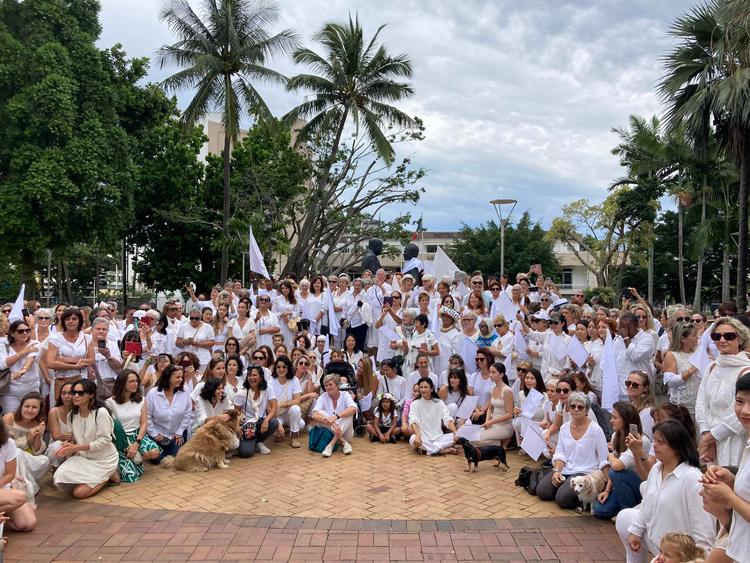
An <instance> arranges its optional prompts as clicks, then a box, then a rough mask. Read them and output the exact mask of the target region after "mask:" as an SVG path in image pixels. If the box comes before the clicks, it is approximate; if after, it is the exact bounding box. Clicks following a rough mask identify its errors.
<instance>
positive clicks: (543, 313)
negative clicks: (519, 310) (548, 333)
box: [531, 309, 549, 321]
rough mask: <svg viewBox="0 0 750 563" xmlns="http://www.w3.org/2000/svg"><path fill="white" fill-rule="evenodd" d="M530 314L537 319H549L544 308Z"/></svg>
mask: <svg viewBox="0 0 750 563" xmlns="http://www.w3.org/2000/svg"><path fill="white" fill-rule="evenodd" d="M531 316H532V317H534V318H535V319H537V320H538V321H549V315H548V314H547V311H545V310H544V309H542V310H541V311H538V312H536V313H534V314H533V315H531Z"/></svg>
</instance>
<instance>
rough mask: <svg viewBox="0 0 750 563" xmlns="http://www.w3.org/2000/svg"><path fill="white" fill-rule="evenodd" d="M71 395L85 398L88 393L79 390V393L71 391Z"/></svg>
mask: <svg viewBox="0 0 750 563" xmlns="http://www.w3.org/2000/svg"><path fill="white" fill-rule="evenodd" d="M70 394H71V395H73V396H74V397H83V396H84V395H87V394H88V393H86V391H83V390H82V389H79V390H77V391H76V390H73V391H71V392H70Z"/></svg>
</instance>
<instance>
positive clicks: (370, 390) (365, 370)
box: [354, 355, 380, 420]
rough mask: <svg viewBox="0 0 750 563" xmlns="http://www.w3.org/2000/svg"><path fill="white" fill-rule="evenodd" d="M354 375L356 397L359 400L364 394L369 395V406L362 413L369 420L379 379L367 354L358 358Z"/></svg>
mask: <svg viewBox="0 0 750 563" xmlns="http://www.w3.org/2000/svg"><path fill="white" fill-rule="evenodd" d="M354 375H355V377H356V379H357V399H358V400H360V401H361V400H362V399H364V398H365V397H366V396H368V395H369V396H370V400H371V403H370V405H371V406H370V408H369V409H367V410H366V411H365V412H363V413H362V415H363V416H364V417H365V418H366V419H368V420H370V419H372V411H373V408H374V406H375V398H376V396H377V394H378V387H379V386H380V381H379V380H378V376H377V375H376V374H375V372H374V371H373V368H372V360H370V357H369V356H367V355H365V356H363V357H361V358H360V359H359V361H358V362H357V370H356V372H355V374H354Z"/></svg>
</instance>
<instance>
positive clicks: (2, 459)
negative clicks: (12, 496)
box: [0, 438, 18, 489]
mask: <svg viewBox="0 0 750 563" xmlns="http://www.w3.org/2000/svg"><path fill="white" fill-rule="evenodd" d="M17 456H18V448H17V447H16V441H15V440H14V439H13V438H8V441H7V442H5V443H4V444H3V446H2V447H1V448H0V475H5V464H6V463H8V462H9V461H13V460H14V459H16V457H17ZM16 472H18V466H16ZM10 485H11V484H10V483H8V484H7V485H5V487H3V488H4V489H10Z"/></svg>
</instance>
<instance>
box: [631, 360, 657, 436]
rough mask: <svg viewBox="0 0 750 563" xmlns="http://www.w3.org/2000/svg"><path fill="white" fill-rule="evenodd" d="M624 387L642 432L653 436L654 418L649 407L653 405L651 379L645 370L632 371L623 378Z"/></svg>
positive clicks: (651, 407)
mask: <svg viewBox="0 0 750 563" xmlns="http://www.w3.org/2000/svg"><path fill="white" fill-rule="evenodd" d="M625 388H626V390H627V392H628V399H629V400H630V404H632V405H633V406H634V407H635V409H636V410H637V411H638V415H639V416H640V417H641V425H642V426H643V434H644V435H646V436H648V438H649V439H651V438H653V435H654V434H653V430H652V428H653V427H654V418H653V416H652V415H651V409H653V408H654V406H655V401H654V391H653V389H651V381H650V378H649V376H648V374H647V373H646V372H645V371H634V372H631V373H630V374H629V375H628V378H627V379H626V380H625Z"/></svg>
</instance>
